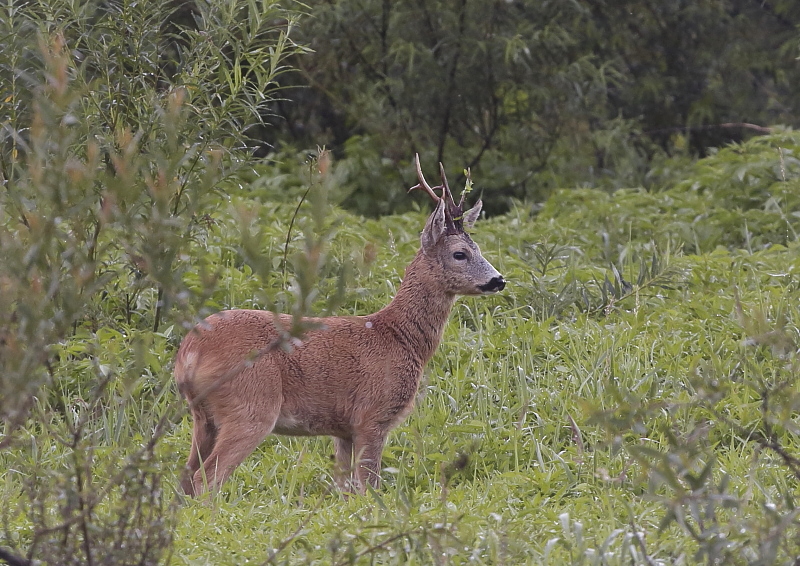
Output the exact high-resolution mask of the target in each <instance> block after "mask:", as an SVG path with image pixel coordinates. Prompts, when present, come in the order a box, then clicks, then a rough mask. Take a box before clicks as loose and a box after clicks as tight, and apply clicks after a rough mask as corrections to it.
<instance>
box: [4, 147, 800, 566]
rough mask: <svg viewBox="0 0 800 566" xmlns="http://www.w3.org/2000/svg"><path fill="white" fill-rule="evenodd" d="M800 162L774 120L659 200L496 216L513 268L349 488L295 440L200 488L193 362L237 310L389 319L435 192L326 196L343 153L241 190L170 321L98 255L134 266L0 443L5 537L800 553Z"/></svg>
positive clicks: (742, 557)
mask: <svg viewBox="0 0 800 566" xmlns="http://www.w3.org/2000/svg"><path fill="white" fill-rule="evenodd" d="M798 151H800V136H798V135H797V134H796V133H794V132H791V131H779V132H777V133H775V134H773V135H770V136H763V137H759V138H755V139H753V140H751V141H750V142H747V143H746V144H743V145H739V146H731V147H728V148H725V149H722V150H720V151H719V152H716V153H715V154H714V155H711V156H709V157H707V158H705V159H702V160H700V161H698V162H697V163H696V164H693V165H691V166H688V167H685V168H684V169H683V170H681V172H680V174H678V175H674V176H675V177H680V178H681V179H682V180H680V181H679V182H675V183H672V184H671V185H670V186H668V187H665V188H664V189H663V190H659V191H644V190H640V189H630V190H619V191H616V192H614V193H608V192H604V191H600V190H596V189H580V188H572V189H564V190H561V191H557V192H555V193H554V194H552V196H551V197H550V198H549V199H548V200H547V201H546V202H545V203H543V204H542V205H535V206H534V205H532V204H531V203H525V202H519V203H517V204H516V206H515V207H514V209H513V210H512V211H511V212H509V213H507V214H504V215H500V216H495V217H491V218H489V219H482V220H480V221H479V222H478V223H477V225H476V227H475V229H474V230H473V233H472V235H473V239H474V240H475V241H476V242H477V243H478V244H479V245H480V246H481V249H482V251H483V254H484V256H485V257H486V258H487V259H489V261H491V262H492V263H493V264H494V265H495V267H497V269H498V270H499V271H500V272H501V273H502V274H503V275H504V276H505V278H506V280H507V281H508V285H507V287H506V289H505V290H504V291H503V292H502V293H500V294H499V295H497V296H491V297H476V298H461V299H459V300H458V302H457V304H456V306H455V308H454V310H453V312H452V314H451V317H450V320H449V323H448V325H447V328H446V330H445V334H444V339H443V342H442V344H441V345H440V347H439V349H438V351H437V353H436V355H435V357H434V358H433V360H432V361H431V363H430V364H429V365H428V367H427V369H426V373H425V375H426V379H425V383H424V384H423V386H422V387H421V390H420V395H419V398H418V401H417V407H416V409H415V410H414V412H413V413H412V414H411V416H410V417H409V418H408V419H407V421H406V422H405V423H404V424H403V425H402V426H400V427H398V428H397V429H395V430H394V431H393V432H392V434H391V435H390V437H389V440H388V443H387V446H386V448H385V450H384V459H383V472H382V476H383V485H382V487H381V488H380V489H379V490H377V491H372V490H370V491H369V492H368V493H367V494H366V495H364V496H359V495H353V496H350V497H347V498H345V497H343V496H342V495H341V494H340V493H339V492H338V491H336V489H335V488H334V487H333V479H332V472H333V463H332V460H331V455H332V443H331V441H330V439H328V438H289V437H274V436H271V437H269V438H268V439H267V440H266V441H265V442H264V443H263V444H262V446H261V447H260V448H259V449H258V450H257V451H256V452H255V453H254V454H253V455H252V456H251V457H249V458H248V459H247V460H246V461H245V462H244V464H243V465H242V466H240V467H239V468H238V469H237V471H236V472H235V473H234V474H233V476H232V477H231V479H230V480H229V481H228V483H227V484H226V485H225V486H224V488H223V489H222V490H221V491H220V492H219V493H217V494H214V495H213V496H211V497H209V498H207V499H205V500H200V501H196V500H192V499H188V498H185V497H184V496H183V495H182V494H180V493H178V492H179V486H178V482H179V480H180V474H181V471H182V467H183V464H184V462H185V458H186V455H187V451H188V447H189V441H190V433H191V425H190V420H189V417H188V415H187V414H186V410H185V406H184V404H183V402H182V400H181V399H180V398H179V396H178V394H177V392H176V390H175V387H174V384H173V383H172V378H171V368H172V358H173V356H174V354H175V351H176V348H177V345H178V344H179V342H180V339H181V338H182V336H183V335H184V334H185V333H186V331H187V328H188V327H189V326H190V325H191V324H192V323H193V322H194V321H196V320H197V319H198V318H199V317H201V316H203V315H204V314H207V313H210V312H213V311H216V310H221V309H227V308H277V309H280V310H284V311H287V312H288V311H292V310H293V309H296V310H298V312H299V311H306V310H307V311H308V312H313V313H332V314H366V313H370V312H374V311H375V310H378V309H379V308H381V307H382V306H383V305H385V304H386V303H387V302H388V301H389V300H391V297H392V296H393V294H394V292H395V291H396V289H397V287H398V285H399V283H400V281H401V279H402V276H403V270H404V268H405V266H406V264H407V263H408V262H409V261H410V260H411V258H412V257H413V254H414V253H415V251H416V249H417V247H418V245H419V239H418V235H419V232H420V230H421V229H422V226H423V225H424V221H425V218H426V214H427V209H426V208H425V207H426V206H427V204H426V205H423V206H422V207H421V208H422V210H418V211H417V212H410V213H406V214H402V215H393V216H387V217H383V218H380V219H365V218H362V217H358V216H355V215H353V214H350V213H347V212H344V211H342V210H340V209H337V208H335V207H329V206H327V205H325V203H324V202H323V200H324V199H325V198H326V195H327V197H330V196H331V195H332V194H335V191H336V179H337V177H336V164H335V163H334V164H333V165H330V172H327V173H326V171H322V173H320V177H319V179H317V180H316V181H314V180H313V179H312V182H310V183H308V187H310V188H309V194H308V198H307V199H306V200H305V201H304V204H302V205H301V206H299V207H298V203H299V202H301V199H300V197H301V195H302V192H303V190H302V187H299V188H298V189H297V190H296V191H294V192H292V191H283V192H282V193H281V194H282V197H281V199H275V198H274V195H275V191H274V190H273V188H272V186H271V183H274V182H276V179H277V172H276V171H275V170H269V169H265V170H262V171H260V173H259V175H257V176H255V177H254V178H253V179H252V182H249V183H239V184H230V185H227V186H225V189H224V190H222V191H216V192H214V193H213V194H212V195H211V196H208V197H207V198H208V199H210V200H208V202H210V203H212V205H210V206H207V207H205V211H206V212H205V216H203V217H202V219H201V220H202V221H201V222H198V223H197V224H196V226H195V230H194V231H193V233H192V238H191V242H190V244H189V245H188V246H187V247H186V248H185V249H184V251H183V252H182V253H181V255H179V256H178V257H176V259H175V264H174V265H180V266H182V267H180V268H179V269H177V268H176V269H175V271H176V273H179V274H180V277H181V278H182V282H183V284H184V285H185V287H186V289H188V290H190V291H191V290H194V291H195V292H196V294H195V295H192V298H191V299H186V300H185V301H184V302H183V303H176V304H173V305H172V306H171V308H170V309H168V310H166V311H165V312H163V313H160V314H159V315H156V314H155V313H156V311H157V310H158V309H157V301H158V289H157V287H155V286H153V285H148V284H145V283H144V280H145V276H144V275H142V273H141V272H140V271H137V270H136V269H133V268H128V267H124V268H123V267H120V266H129V265H130V264H131V260H130V258H129V257H128V256H126V255H125V253H123V251H120V250H117V252H118V253H117V254H116V255H115V254H113V253H109V255H108V256H107V257H106V258H104V260H103V261H104V262H105V264H104V265H106V266H107V267H108V269H109V271H113V272H114V273H115V274H116V275H115V277H116V279H113V280H111V279H109V280H106V281H104V282H103V284H104V285H105V287H104V288H105V289H106V291H105V292H104V293H98V294H97V295H96V296H94V298H93V299H92V303H91V305H90V306H91V309H89V313H90V314H87V315H86V316H85V317H84V318H83V319H81V320H79V321H78V323H77V324H76V325H75V326H74V331H73V332H71V333H70V334H69V336H68V337H67V338H65V339H64V340H63V341H61V342H60V343H59V344H58V345H57V353H58V355H57V356H56V357H55V358H54V361H53V362H52V365H51V366H48V372H49V373H50V375H51V376H52V377H53V379H52V384H51V385H50V386H48V387H46V388H45V389H43V390H42V391H41V393H40V394H39V395H37V396H36V399H35V403H34V405H33V406H32V407H31V413H30V415H29V417H28V418H26V419H25V420H24V422H22V423H21V424H20V425H19V427H18V430H15V431H13V442H10V443H9V444H8V446H7V447H6V448H5V449H4V450H3V452H1V453H0V500H2V504H1V505H0V507H2V511H0V532H1V533H2V535H0V536H2V540H3V546H5V547H6V548H11V549H20V550H19V554H20V555H25V554H26V553H28V552H29V554H28V555H29V556H31V557H33V558H36V559H44V560H45V561H52V563H89V562H92V563H95V564H111V563H116V564H123V563H131V564H133V563H171V564H466V563H470V564H598V565H600V564H609V565H611V564H648V565H653V564H699V563H703V564H793V563H795V562H794V561H795V560H796V558H797V556H799V555H800V537H798V511H797V498H798V479H800V440H798V438H799V437H798V432H800V431H799V430H798V422H797V411H798V408H799V407H798V405H800V390H799V389H798V384H797V379H796V378H797V372H798V368H799V366H798V346H797V345H798V339H799V338H800V337H798V321H800V261H799V259H800V258H799V257H798V252H799V251H800V247H799V246H800V243H798V238H797V232H796V230H798V228H799V227H800V217H799V216H798V211H799V210H800V206H799V205H800V185H799V184H798V183H800V181H799V180H798V179H800V161H798ZM297 167H298V169H302V168H303V167H306V166H305V165H302V164H299V165H298V166H297ZM326 167H327V165H326ZM323 169H324V168H323ZM326 175H327V176H326ZM320 179H321V180H320ZM475 182H476V189H475V191H476V192H475V193H473V195H472V196H471V198H475V196H474V195H475V194H476V193H477V192H479V191H480V179H476V180H475ZM396 189H397V191H403V190H404V187H397V188H396ZM408 198H412V197H408ZM419 202H422V201H421V200H419ZM320 211H322V212H320ZM290 225H291V227H290ZM287 234H288V235H289V238H288V240H287ZM108 237H109V238H110V239H113V236H112V235H109V236H108ZM287 242H288V249H285V244H287ZM108 249H110V250H113V249H114V248H113V247H110V248H108ZM309 250H311V251H315V250H316V251H319V252H320V253H319V254H316V255H315V254H309ZM309 257H311V258H315V259H314V261H316V263H314V265H313V266H312V267H313V268H314V269H313V270H312V271H314V272H315V275H314V277H312V276H311V275H308V276H306V275H304V273H305V272H304V269H311V268H310V267H309V262H310V261H311V260H310V259H309ZM254 258H257V261H256V260H255V259H254ZM287 259H288V260H287ZM115 265H116V268H114V267H113V266H115ZM120 274H122V275H123V276H121V275H120ZM210 280H213V285H212V284H209V281H210ZM312 280H313V281H312ZM301 303H302V304H301ZM298 304H301V305H300V306H298ZM154 316H161V317H163V318H162V320H161V321H160V324H158V322H157V323H156V326H157V328H154V326H153V322H154V320H153V319H154ZM98 392H101V393H102V394H99V393H98ZM10 438H12V437H11V436H7V437H0V439H4V440H8V439H10ZM87 502H89V503H87ZM73 525H78V526H80V527H81V528H78V529H72V528H71V527H72V526H73ZM56 553H58V556H60V558H53V557H54V556H56V555H57V554H56ZM87 557H88V561H87Z"/></svg>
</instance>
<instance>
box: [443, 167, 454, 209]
mask: <svg viewBox="0 0 800 566" xmlns="http://www.w3.org/2000/svg"><path fill="white" fill-rule="evenodd" d="M439 174H440V175H441V176H442V187H443V190H442V198H446V199H447V202H448V203H449V204H450V205H452V206H455V205H456V203H455V201H453V193H451V192H450V185H448V184H447V175H445V174H444V165H442V162H441V161H440V162H439Z"/></svg>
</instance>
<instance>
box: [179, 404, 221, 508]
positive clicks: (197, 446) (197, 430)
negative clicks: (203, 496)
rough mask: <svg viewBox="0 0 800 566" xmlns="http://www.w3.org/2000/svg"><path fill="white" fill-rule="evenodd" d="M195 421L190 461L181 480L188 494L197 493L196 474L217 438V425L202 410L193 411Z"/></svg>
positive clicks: (184, 490)
mask: <svg viewBox="0 0 800 566" xmlns="http://www.w3.org/2000/svg"><path fill="white" fill-rule="evenodd" d="M192 419H193V421H194V423H193V428H192V448H191V450H190V452H189V461H188V462H187V463H186V470H185V471H184V474H183V479H182V480H181V488H182V489H183V492H184V493H185V494H186V495H196V494H195V489H194V481H193V478H194V475H195V474H196V473H197V470H199V469H200V466H201V465H202V463H203V462H204V461H205V460H206V459H207V458H208V456H209V455H210V454H211V451H212V450H213V449H214V443H215V441H216V439H217V427H216V425H215V424H214V423H213V421H211V420H210V419H209V418H208V416H207V415H206V413H205V412H204V411H202V410H195V411H192Z"/></svg>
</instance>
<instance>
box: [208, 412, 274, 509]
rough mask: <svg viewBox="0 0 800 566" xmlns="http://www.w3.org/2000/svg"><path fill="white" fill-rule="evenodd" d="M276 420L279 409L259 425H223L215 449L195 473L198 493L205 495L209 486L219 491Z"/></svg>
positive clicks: (270, 429)
mask: <svg viewBox="0 0 800 566" xmlns="http://www.w3.org/2000/svg"><path fill="white" fill-rule="evenodd" d="M277 419H278V411H277V410H276V411H275V412H274V414H273V415H271V418H268V419H261V420H259V421H258V422H252V421H251V422H247V423H237V422H236V421H229V422H224V423H220V425H219V429H218V430H219V432H218V433H217V441H216V443H215V444H214V450H212V452H211V454H210V455H209V456H208V458H206V459H205V461H204V462H203V465H202V467H200V468H199V469H198V470H197V471H196V472H195V474H194V478H193V485H194V492H195V494H196V495H200V494H202V493H203V492H204V491H205V489H206V485H207V486H208V488H209V489H211V490H217V489H219V487H220V486H221V485H222V484H223V483H224V482H225V480H227V479H228V477H229V476H230V475H231V474H232V473H233V470H235V469H236V467H237V466H238V465H239V464H241V463H242V462H243V461H244V459H245V458H247V457H248V456H249V455H250V454H252V452H253V450H255V449H256V448H257V447H258V445H259V444H261V442H262V441H263V440H264V439H265V438H266V437H267V435H268V434H269V433H270V432H272V429H273V428H274V427H275V422H276V421H277Z"/></svg>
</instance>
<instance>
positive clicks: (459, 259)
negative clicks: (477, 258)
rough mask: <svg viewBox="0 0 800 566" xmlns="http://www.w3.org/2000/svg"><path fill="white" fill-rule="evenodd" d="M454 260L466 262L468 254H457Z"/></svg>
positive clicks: (454, 255)
mask: <svg viewBox="0 0 800 566" xmlns="http://www.w3.org/2000/svg"><path fill="white" fill-rule="evenodd" d="M453 259H456V260H458V261H464V260H465V259H467V254H465V253H464V252H456V253H454V254H453Z"/></svg>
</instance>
